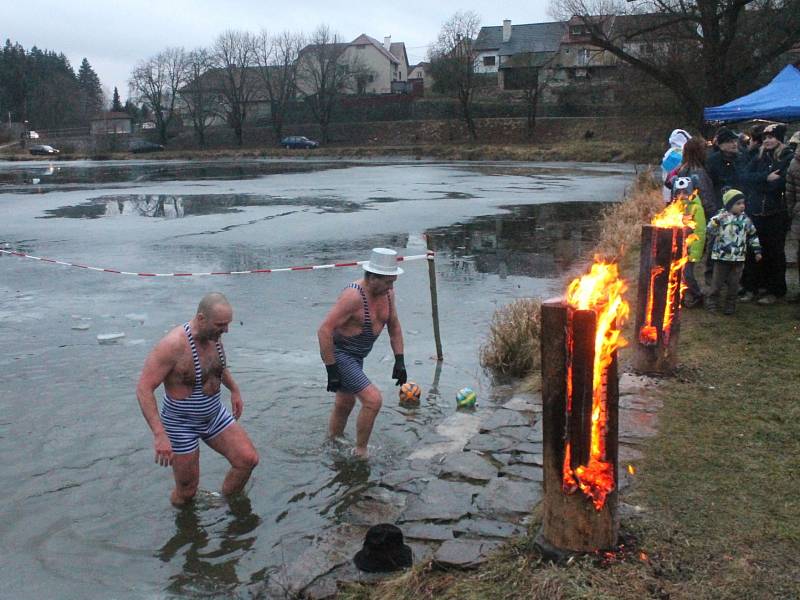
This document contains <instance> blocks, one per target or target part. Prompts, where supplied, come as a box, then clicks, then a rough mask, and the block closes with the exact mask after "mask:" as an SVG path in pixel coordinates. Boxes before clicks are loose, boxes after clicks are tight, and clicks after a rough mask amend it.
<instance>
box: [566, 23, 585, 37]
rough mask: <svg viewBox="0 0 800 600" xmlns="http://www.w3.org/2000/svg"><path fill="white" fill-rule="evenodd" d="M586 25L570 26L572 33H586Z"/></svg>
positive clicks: (570, 32)
mask: <svg viewBox="0 0 800 600" xmlns="http://www.w3.org/2000/svg"><path fill="white" fill-rule="evenodd" d="M586 33H587V31H586V27H585V26H584V25H573V26H572V27H570V28H569V34H570V35H586Z"/></svg>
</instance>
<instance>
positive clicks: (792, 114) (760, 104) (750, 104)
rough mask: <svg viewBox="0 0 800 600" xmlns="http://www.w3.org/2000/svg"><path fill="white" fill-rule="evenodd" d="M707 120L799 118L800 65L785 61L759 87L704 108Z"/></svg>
mask: <svg viewBox="0 0 800 600" xmlns="http://www.w3.org/2000/svg"><path fill="white" fill-rule="evenodd" d="M703 116H704V117H705V120H706V121H748V120H750V119H774V120H780V121H796V120H800V69H798V68H797V67H795V66H794V65H787V66H786V67H784V69H783V70H782V71H781V72H780V73H778V74H777V75H776V76H775V78H774V79H773V80H772V81H770V82H769V83H768V84H767V85H765V86H764V87H762V88H761V89H758V90H756V91H755V92H752V93H750V94H747V95H746V96H742V97H741V98H737V99H736V100H731V101H730V102H728V103H727V104H722V105H720V106H711V107H709V108H706V109H705V110H704V111H703Z"/></svg>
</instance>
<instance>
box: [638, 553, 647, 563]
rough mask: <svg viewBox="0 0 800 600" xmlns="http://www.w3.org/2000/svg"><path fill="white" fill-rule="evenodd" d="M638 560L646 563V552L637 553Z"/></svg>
mask: <svg viewBox="0 0 800 600" xmlns="http://www.w3.org/2000/svg"><path fill="white" fill-rule="evenodd" d="M639 560H641V561H642V562H647V560H648V556H647V552H639Z"/></svg>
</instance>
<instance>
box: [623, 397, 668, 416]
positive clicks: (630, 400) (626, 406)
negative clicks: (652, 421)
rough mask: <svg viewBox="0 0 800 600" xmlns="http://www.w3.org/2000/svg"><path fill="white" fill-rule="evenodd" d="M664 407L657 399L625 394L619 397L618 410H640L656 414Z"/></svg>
mask: <svg viewBox="0 0 800 600" xmlns="http://www.w3.org/2000/svg"><path fill="white" fill-rule="evenodd" d="M663 406H664V402H662V401H661V400H660V399H659V398H653V397H650V396H639V395H636V394H627V395H624V396H620V397H619V408H620V410H621V411H622V410H641V411H644V412H651V413H652V412H658V411H659V410H660V409H661V408H662V407H663Z"/></svg>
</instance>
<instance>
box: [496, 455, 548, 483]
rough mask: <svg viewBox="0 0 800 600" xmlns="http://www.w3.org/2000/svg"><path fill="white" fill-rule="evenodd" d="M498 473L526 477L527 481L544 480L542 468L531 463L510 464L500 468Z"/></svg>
mask: <svg viewBox="0 0 800 600" xmlns="http://www.w3.org/2000/svg"><path fill="white" fill-rule="evenodd" d="M529 456H530V455H529ZM500 473H501V474H503V475H510V476H512V477H519V478H521V479H528V480H529V481H544V471H543V469H542V468H541V467H537V466H532V465H524V464H511V465H508V466H505V467H503V468H502V469H500Z"/></svg>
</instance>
